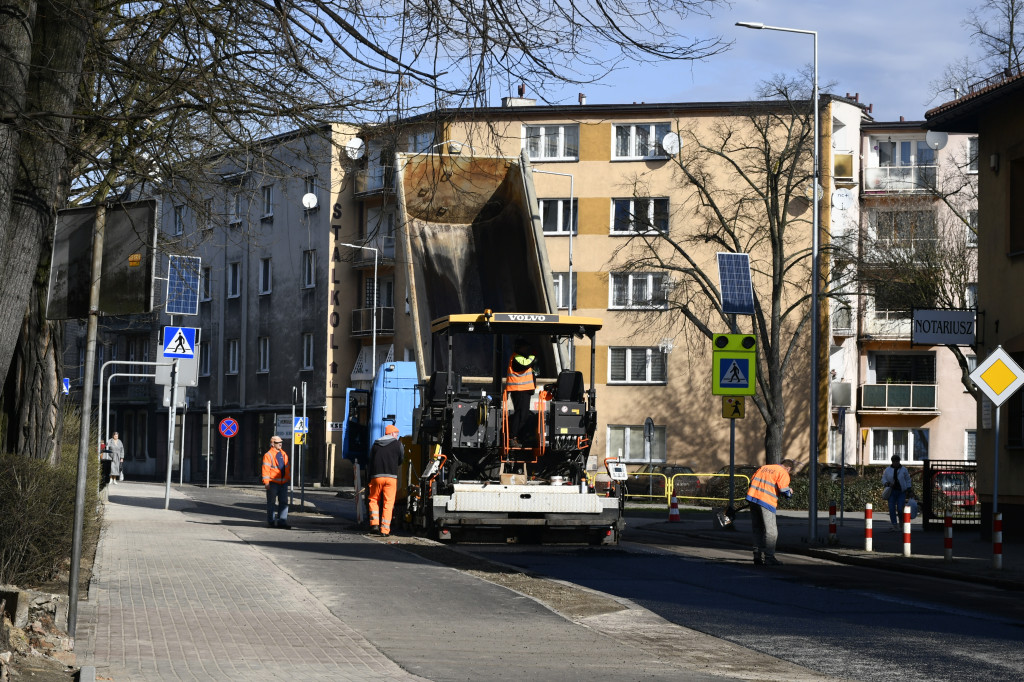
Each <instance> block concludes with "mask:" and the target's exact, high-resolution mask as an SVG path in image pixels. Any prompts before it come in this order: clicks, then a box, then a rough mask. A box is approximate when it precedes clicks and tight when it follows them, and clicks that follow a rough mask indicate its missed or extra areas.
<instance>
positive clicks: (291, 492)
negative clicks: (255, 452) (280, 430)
mask: <svg viewBox="0 0 1024 682" xmlns="http://www.w3.org/2000/svg"><path fill="white" fill-rule="evenodd" d="M296 447H297V446H296V445H295V387H294V386H292V456H293V457H294V456H295V454H296V453H295V448H296ZM288 474H289V476H290V477H291V480H290V481H289V482H288V506H289V507H290V506H292V505H294V504H295V463H294V462H293V463H292V466H290V467H288Z"/></svg>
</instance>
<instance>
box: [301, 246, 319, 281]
mask: <svg viewBox="0 0 1024 682" xmlns="http://www.w3.org/2000/svg"><path fill="white" fill-rule="evenodd" d="M302 286H303V287H305V288H306V289H312V288H313V287H315V286H316V250H315V249H313V250H310V251H303V252H302Z"/></svg>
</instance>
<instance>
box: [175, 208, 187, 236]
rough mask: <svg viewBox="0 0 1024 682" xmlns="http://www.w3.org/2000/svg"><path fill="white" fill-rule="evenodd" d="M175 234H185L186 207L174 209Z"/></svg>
mask: <svg viewBox="0 0 1024 682" xmlns="http://www.w3.org/2000/svg"><path fill="white" fill-rule="evenodd" d="M174 234H175V236H179V235H182V234H185V207H184V206H182V205H180V204H179V205H177V206H175V207H174Z"/></svg>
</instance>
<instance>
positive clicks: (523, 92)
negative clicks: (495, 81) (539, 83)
mask: <svg viewBox="0 0 1024 682" xmlns="http://www.w3.org/2000/svg"><path fill="white" fill-rule="evenodd" d="M519 96H520V97H525V96H526V83H520V84H519Z"/></svg>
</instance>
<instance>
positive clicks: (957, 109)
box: [924, 71, 1024, 133]
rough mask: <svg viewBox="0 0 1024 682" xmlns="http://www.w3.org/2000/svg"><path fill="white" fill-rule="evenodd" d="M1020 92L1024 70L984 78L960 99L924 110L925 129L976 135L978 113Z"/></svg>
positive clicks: (1023, 80)
mask: <svg viewBox="0 0 1024 682" xmlns="http://www.w3.org/2000/svg"><path fill="white" fill-rule="evenodd" d="M1022 91H1024V71H1021V72H1018V73H1016V74H1011V75H1002V74H1000V75H999V76H996V77H994V78H989V79H986V80H985V81H983V82H982V83H981V84H979V86H972V91H971V92H969V93H967V94H966V95H964V96H963V97H960V98H959V99H955V100H952V101H950V102H946V103H945V104H940V105H939V106H937V107H935V108H934V109H931V110H929V111H926V112H925V114H924V117H925V127H926V128H928V129H930V130H944V131H947V132H951V133H976V132H978V125H979V121H978V118H979V116H980V115H981V114H982V113H984V112H986V111H988V110H989V109H991V108H992V107H994V106H997V105H999V104H1002V103H1003V102H1004V100H1006V99H1007V98H1009V97H1011V96H1014V95H1017V94H1019V93H1020V92H1022Z"/></svg>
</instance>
